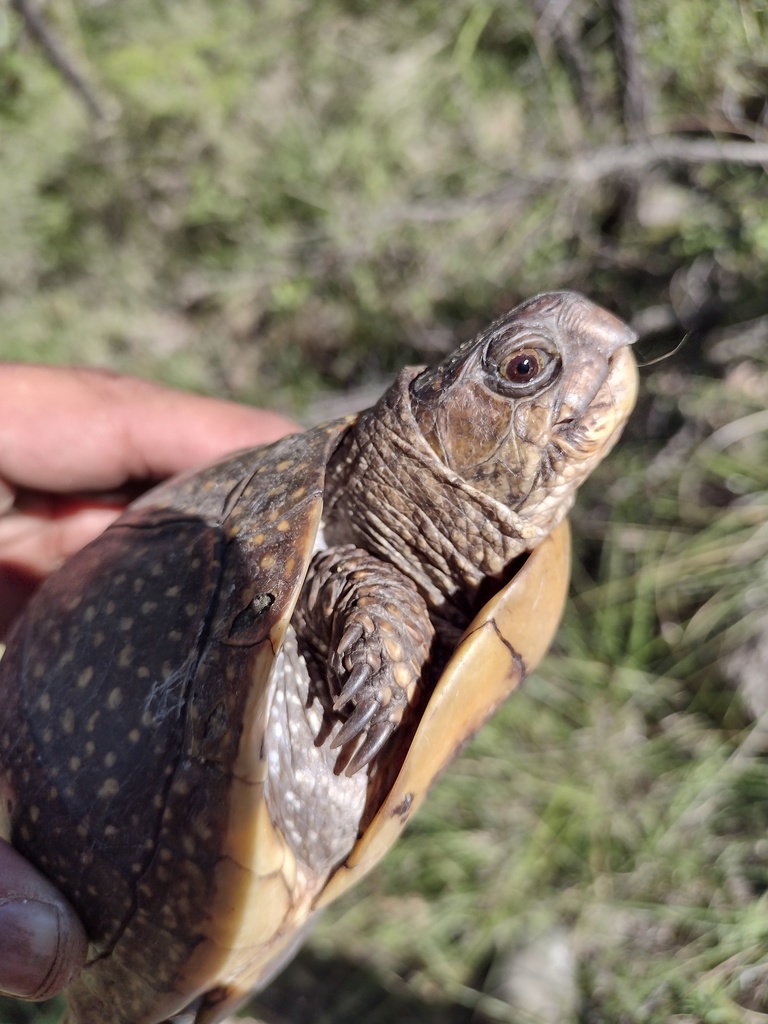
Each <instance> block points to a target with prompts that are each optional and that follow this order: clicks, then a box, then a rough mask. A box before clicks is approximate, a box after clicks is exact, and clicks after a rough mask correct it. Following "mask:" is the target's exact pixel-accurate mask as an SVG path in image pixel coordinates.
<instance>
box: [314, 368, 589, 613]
mask: <svg viewBox="0 0 768 1024" xmlns="http://www.w3.org/2000/svg"><path fill="white" fill-rule="evenodd" d="M420 372H421V371H420V369H419V368H413V367H411V368H408V369H406V370H404V371H403V373H401V375H400V377H399V378H398V381H397V384H396V385H395V386H394V387H392V388H390V389H389V391H388V392H387V393H386V394H385V395H384V396H383V397H382V399H381V400H380V401H379V403H378V404H377V405H376V406H375V407H374V408H373V409H370V410H368V411H366V412H364V413H362V414H361V416H360V418H359V419H358V420H357V422H356V423H355V424H354V425H353V427H351V428H350V430H349V431H348V432H347V434H346V435H345V436H344V438H343V440H342V442H341V444H340V445H339V447H338V449H337V451H336V452H335V454H334V456H333V458H332V460H331V463H330V465H329V469H328V475H327V485H326V496H325V517H324V518H325V540H326V542H327V543H328V544H345V543H347V544H348V543H352V544H356V545H357V546H358V547H362V548H365V549H366V550H368V551H370V552H371V553H372V554H375V555H377V556H378V557H380V558H382V559H386V560H387V561H389V562H391V563H392V564H393V565H395V566H397V567H398V568H399V569H400V570H401V571H402V572H403V573H404V574H405V575H406V576H409V577H410V578H411V579H412V580H413V581H414V583H415V584H416V585H417V587H418V588H419V590H420V592H421V593H422V595H423V597H424V598H425V600H426V601H427V603H428V604H429V606H430V607H431V608H432V609H433V611H434V613H435V616H436V618H437V619H439V620H443V621H444V622H445V623H446V624H450V625H452V626H454V627H456V628H459V629H463V628H464V626H466V624H467V622H468V621H469V619H470V618H471V617H472V615H473V614H474V613H475V612H476V611H477V605H478V601H479V596H480V591H481V588H482V587H483V584H484V583H485V580H486V578H487V577H491V578H495V579H497V580H498V581H499V582H502V581H503V580H504V579H505V577H506V574H507V571H508V568H509V566H510V563H511V562H513V561H514V560H515V559H516V558H517V557H518V556H519V555H521V554H522V553H523V552H525V551H528V550H531V549H533V548H534V547H535V546H536V545H537V544H538V543H539V542H540V541H541V540H542V539H543V538H544V537H545V536H547V535H548V534H549V533H550V532H551V531H552V529H554V527H555V526H556V525H557V523H558V522H560V520H562V519H563V517H564V516H565V515H566V513H567V512H568V509H569V508H570V506H571V504H572V502H573V495H574V491H575V488H574V487H571V486H569V487H568V488H567V491H568V493H565V494H562V495H561V496H560V499H559V500H558V501H557V502H552V503H551V509H550V510H545V511H544V514H542V509H541V508H540V507H538V506H537V507H536V510H535V515H534V516H531V515H530V510H529V508H528V505H527V503H526V505H525V508H524V510H523V511H516V510H515V509H514V508H511V507H507V506H506V505H504V504H502V503H501V502H499V501H497V500H495V499H494V498H492V497H489V496H488V495H487V494H485V493H483V492H482V491H480V490H478V489H477V487H475V486H472V485H471V484H469V483H467V482H466V480H465V479H464V478H463V477H462V476H460V475H459V473H457V472H456V471H455V470H454V469H452V468H450V466H449V465H446V463H445V462H444V461H443V460H442V459H441V458H439V457H438V455H437V454H436V452H435V450H434V448H433V447H431V446H430V444H429V443H428V441H427V439H426V437H425V434H424V433H423V427H424V423H420V422H419V421H418V420H417V418H416V415H415V411H414V407H413V403H412V401H411V395H410V392H409V385H410V384H411V382H412V381H413V380H414V379H415V378H416V377H417V376H418V375H419V373H420ZM471 405H472V402H471V398H470V397H469V396H468V401H467V408H468V409H469V408H470V406H471ZM474 408H475V417H477V406H475V407H474ZM470 414H471V413H468V415H470ZM480 415H482V412H481V413H480ZM508 416H509V413H508V412H507V417H508ZM540 459H541V453H540V452H539V454H538V456H537V463H538V461H540ZM491 464H492V463H489V465H491ZM494 471H495V470H494ZM534 519H535V522H534V521H533V520H534Z"/></svg>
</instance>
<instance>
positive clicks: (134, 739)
mask: <svg viewBox="0 0 768 1024" xmlns="http://www.w3.org/2000/svg"><path fill="white" fill-rule="evenodd" d="M128 739H129V740H130V741H131V743H138V742H139V740H140V739H141V732H140V731H139V730H138V729H131V731H130V732H129V733H128Z"/></svg>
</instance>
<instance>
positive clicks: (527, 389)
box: [497, 345, 560, 398]
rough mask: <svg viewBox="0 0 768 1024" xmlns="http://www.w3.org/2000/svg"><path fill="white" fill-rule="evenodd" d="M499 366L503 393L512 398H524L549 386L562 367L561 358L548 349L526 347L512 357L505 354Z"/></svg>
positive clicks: (515, 352) (514, 351) (515, 351)
mask: <svg viewBox="0 0 768 1024" xmlns="http://www.w3.org/2000/svg"><path fill="white" fill-rule="evenodd" d="M497 366H498V374H499V377H498V380H499V384H500V385H501V388H502V391H504V393H506V394H508V395H510V397H516V398H523V397H525V396H527V395H533V394H535V393H536V392H538V391H540V390H541V389H542V388H544V387H546V386H547V384H549V382H550V381H551V380H552V379H553V377H554V376H555V374H556V372H557V369H558V367H559V366H560V357H559V356H558V355H557V354H556V353H554V352H550V351H548V350H547V349H546V348H539V347H534V346H533V345H525V346H524V347H522V348H517V349H515V350H513V352H512V354H511V355H509V354H504V355H503V356H502V358H501V359H500V360H499V362H498V364H497Z"/></svg>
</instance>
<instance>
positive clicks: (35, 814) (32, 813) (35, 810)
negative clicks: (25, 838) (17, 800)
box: [29, 804, 40, 821]
mask: <svg viewBox="0 0 768 1024" xmlns="http://www.w3.org/2000/svg"><path fill="white" fill-rule="evenodd" d="M39 817H40V808H39V807H38V806H37V804H32V806H31V807H30V808H29V820H30V821H37V819H38V818H39Z"/></svg>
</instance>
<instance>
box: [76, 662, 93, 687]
mask: <svg viewBox="0 0 768 1024" xmlns="http://www.w3.org/2000/svg"><path fill="white" fill-rule="evenodd" d="M92 679H93V668H92V667H91V666H90V665H89V666H88V668H84V669H83V671H82V672H81V673H80V675H79V676H78V677H77V685H78V687H79V688H80V689H81V690H83V689H85V687H86V686H87V685H88V683H90V681H91V680H92Z"/></svg>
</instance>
